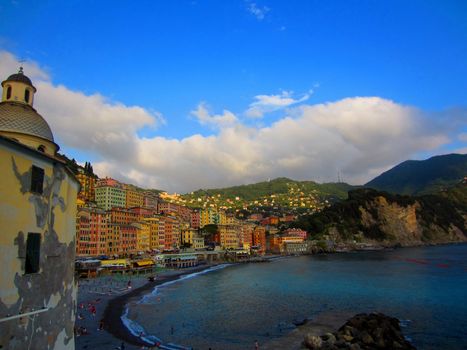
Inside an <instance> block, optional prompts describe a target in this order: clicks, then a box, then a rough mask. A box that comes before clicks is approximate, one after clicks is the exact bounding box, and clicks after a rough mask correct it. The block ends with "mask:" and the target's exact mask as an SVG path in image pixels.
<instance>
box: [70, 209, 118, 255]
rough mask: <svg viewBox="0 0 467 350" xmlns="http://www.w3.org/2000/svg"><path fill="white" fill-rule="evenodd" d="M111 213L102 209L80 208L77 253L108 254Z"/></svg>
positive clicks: (77, 221)
mask: <svg viewBox="0 0 467 350" xmlns="http://www.w3.org/2000/svg"><path fill="white" fill-rule="evenodd" d="M109 219H110V215H109V213H107V212H105V211H104V210H101V209H90V208H83V209H80V210H79V211H78V213H77V216H76V254H77V255H78V256H99V255H107V253H108V251H107V235H108V230H109V221H110V220H109Z"/></svg>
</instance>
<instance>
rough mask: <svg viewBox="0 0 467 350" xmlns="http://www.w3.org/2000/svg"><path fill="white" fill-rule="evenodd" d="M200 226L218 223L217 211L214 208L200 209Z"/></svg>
mask: <svg viewBox="0 0 467 350" xmlns="http://www.w3.org/2000/svg"><path fill="white" fill-rule="evenodd" d="M199 221H200V227H204V226H206V225H217V224H219V213H218V212H217V210H216V209H214V208H207V209H202V210H201V211H200V212H199Z"/></svg>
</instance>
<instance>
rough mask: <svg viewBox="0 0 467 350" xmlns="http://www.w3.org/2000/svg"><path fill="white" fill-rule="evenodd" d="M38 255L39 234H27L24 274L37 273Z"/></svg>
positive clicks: (39, 252) (39, 248)
mask: <svg viewBox="0 0 467 350" xmlns="http://www.w3.org/2000/svg"><path fill="white" fill-rule="evenodd" d="M40 255H41V234H40V233H31V232H29V233H28V238H27V240H26V263H25V271H24V273H25V274H27V273H36V272H39V261H40Z"/></svg>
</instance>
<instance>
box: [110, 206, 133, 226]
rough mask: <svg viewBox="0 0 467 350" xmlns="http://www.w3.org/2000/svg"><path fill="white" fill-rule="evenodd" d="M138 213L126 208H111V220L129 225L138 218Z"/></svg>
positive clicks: (114, 222) (113, 222)
mask: <svg viewBox="0 0 467 350" xmlns="http://www.w3.org/2000/svg"><path fill="white" fill-rule="evenodd" d="M138 219H139V218H138V213H137V212H134V211H131V210H129V209H126V208H112V209H111V210H110V221H111V222H112V224H124V225H129V224H131V223H133V222H137V221H140V220H138Z"/></svg>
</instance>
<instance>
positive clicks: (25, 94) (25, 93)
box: [24, 89, 29, 103]
mask: <svg viewBox="0 0 467 350" xmlns="http://www.w3.org/2000/svg"><path fill="white" fill-rule="evenodd" d="M24 100H25V101H26V102H28V103H29V89H26V90H24Z"/></svg>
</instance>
